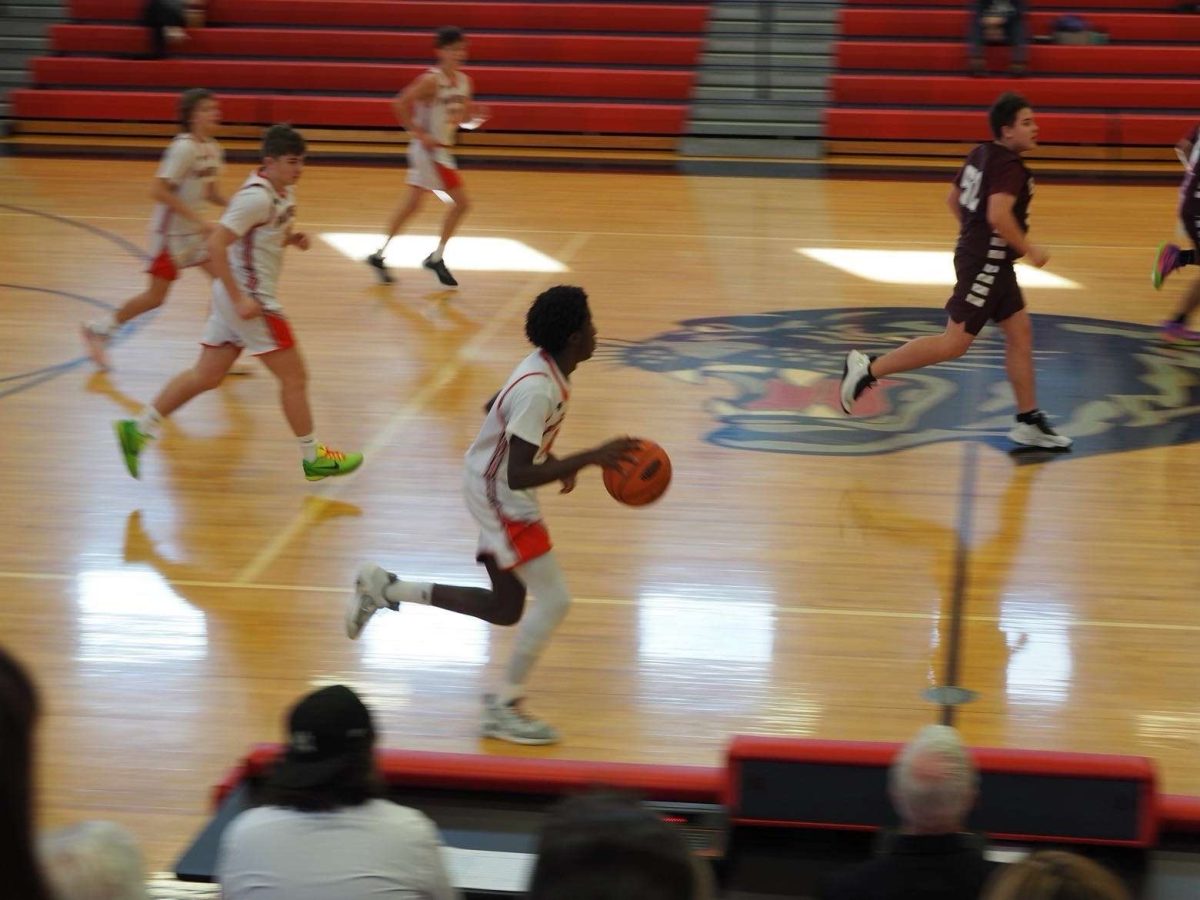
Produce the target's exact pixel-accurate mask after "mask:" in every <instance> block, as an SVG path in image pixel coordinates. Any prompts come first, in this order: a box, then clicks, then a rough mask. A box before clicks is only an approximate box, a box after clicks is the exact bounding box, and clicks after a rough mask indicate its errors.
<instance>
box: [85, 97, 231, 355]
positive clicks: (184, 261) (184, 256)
mask: <svg viewBox="0 0 1200 900" xmlns="http://www.w3.org/2000/svg"><path fill="white" fill-rule="evenodd" d="M179 123H180V125H182V126H183V131H181V132H180V133H179V134H177V135H175V138H174V139H173V140H172V141H171V143H170V145H169V146H168V147H167V149H166V151H164V153H163V155H162V161H161V162H160V163H159V166H158V171H157V172H156V173H155V175H154V182H153V185H152V186H151V188H150V196H151V197H153V198H154V200H155V201H156V204H155V207H154V212H153V214H152V215H151V216H150V265H149V267H148V268H147V269H146V274H148V275H149V276H150V284H148V285H147V286H146V289H145V290H144V291H142V292H141V293H140V294H138V295H137V296H136V297H131V298H129V299H128V300H126V301H125V303H124V304H122V305H121V308H120V309H118V310H116V311H115V312H113V313H111V314H110V315H109V316H108V317H107V318H105V319H99V320H96V321H94V322H88V323H87V324H86V325H84V326H83V327H82V329H81V332H80V336H81V337H82V338H83V345H84V348H85V349H86V350H87V352H88V355H89V356H90V357H91V358H92V361H93V362H95V363H96V365H97V366H99V367H100V368H101V369H107V368H109V365H110V362H109V358H108V345H109V344H110V343H111V342H112V339H113V338H114V337H116V335H117V333H118V332H119V331H120V330H121V328H122V326H124V325H125V324H126V323H127V322H130V321H132V320H134V319H136V318H137V317H138V316H140V315H143V314H144V313H148V312H150V310H152V309H158V307H160V306H162V305H163V303H164V302H165V301H166V299H167V294H169V293H170V291H171V285H172V284H174V282H175V280H176V279H178V278H179V274H180V272H181V271H182V270H184V269H187V268H190V267H192V266H200V267H201V268H202V269H204V271H205V272H207V273H208V275H209V277H210V278H211V277H214V274H213V270H212V267H211V266H210V265H209V263H208V248H207V245H206V243H205V242H206V241H207V240H208V236H209V234H210V233H211V232H212V229H213V225H212V223H211V222H209V221H207V220H206V219H205V218H204V215H203V210H204V204H205V203H211V204H213V205H214V206H222V207H223V206H225V205H226V203H227V202H228V201H226V199H225V198H224V197H222V196H221V193H220V191H218V190H217V178H218V177H219V176H220V174H221V168H222V166H223V165H224V162H225V154H224V151H222V150H221V145H220V144H218V143H217V142H216V141H215V140H214V139H213V135H215V134H216V133H217V128H218V127H219V126H220V124H221V107H220V104H218V102H217V98H216V97H215V96H213V93H212V91H208V90H205V89H204V88H192V89H191V90H188V91H184V92H183V94H182V95H181V96H180V98H179Z"/></svg>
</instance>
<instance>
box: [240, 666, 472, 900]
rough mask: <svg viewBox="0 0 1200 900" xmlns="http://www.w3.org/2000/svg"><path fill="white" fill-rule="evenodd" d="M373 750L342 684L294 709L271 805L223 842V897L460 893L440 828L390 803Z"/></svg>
mask: <svg viewBox="0 0 1200 900" xmlns="http://www.w3.org/2000/svg"><path fill="white" fill-rule="evenodd" d="M374 748H375V728H374V725H373V724H372V722H371V715H370V713H369V712H368V711H367V708H366V707H365V706H363V704H362V701H361V700H359V698H358V695H357V694H355V693H354V691H352V690H350V689H349V688H348V687H345V686H344V685H340V684H339V685H334V686H332V687H327V688H322V689H321V690H319V691H315V692H314V693H311V694H309V695H308V696H307V697H305V698H304V699H302V700H301V701H300V702H299V703H297V704H296V705H295V706H294V707H293V708H292V710H291V713H290V715H289V717H288V747H287V752H286V754H285V755H284V757H283V759H282V760H281V761H280V762H279V763H278V764H277V765H276V767H275V769H274V771H272V773H271V774H270V776H269V778H268V782H267V785H266V793H265V797H264V803H265V805H263V806H259V807H257V808H255V809H250V810H247V811H246V812H244V813H242V814H241V815H239V816H238V817H237V818H235V819H234V820H233V821H232V822H231V823H230V824H229V827H228V828H226V829H225V833H224V834H223V835H222V837H221V848H220V851H219V854H218V858H217V880H218V881H219V882H220V884H221V890H222V895H221V896H222V898H223V900H418V898H421V900H425V898H428V900H448V898H454V897H457V896H458V894H457V892H456V891H455V890H454V888H453V887H452V886H451V884H450V878H449V875H448V874H447V872H446V868H445V864H444V861H443V859H442V848H441V842H440V838H439V835H438V830H437V828H436V826H435V825H434V824H433V822H432V821H430V819H429V818H428V817H427V816H425V814H424V813H420V812H417V811H416V810H414V809H408V808H406V807H403V806H398V805H397V804H395V803H392V802H391V801H388V800H384V799H382V794H383V784H382V781H381V779H380V778H379V774H378V772H377V770H376V768H375V755H374Z"/></svg>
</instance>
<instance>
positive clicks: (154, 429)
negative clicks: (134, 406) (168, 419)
mask: <svg viewBox="0 0 1200 900" xmlns="http://www.w3.org/2000/svg"><path fill="white" fill-rule="evenodd" d="M162 423H163V417H162V416H160V415H159V414H158V410H157V409H155V408H154V407H153V406H147V407H146V408H145V409H143V410H142V412H141V415H139V416H138V420H137V428H138V431H140V432H141V433H142V434H144V435H146V436H148V437H152V438H156V437H158V432H159V429H161V428H162Z"/></svg>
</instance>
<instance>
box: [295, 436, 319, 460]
mask: <svg viewBox="0 0 1200 900" xmlns="http://www.w3.org/2000/svg"><path fill="white" fill-rule="evenodd" d="M296 440H297V442H299V444H300V452H301V454H303V456H304V459H305V461H306V462H313V461H314V460H316V458H317V436H316V435H315V434H306V435H304V437H299V438H296Z"/></svg>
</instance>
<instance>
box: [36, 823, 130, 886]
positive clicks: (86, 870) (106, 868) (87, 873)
mask: <svg viewBox="0 0 1200 900" xmlns="http://www.w3.org/2000/svg"><path fill="white" fill-rule="evenodd" d="M41 851H42V852H41V857H42V865H43V868H44V870H45V872H46V880H47V881H49V882H50V886H51V889H52V891H53V893H54V897H55V900H147V898H148V897H149V895H148V894H147V893H146V874H145V869H144V868H143V865H142V854H141V851H139V850H138V845H137V842H136V841H135V840H134V839H133V836H132V835H130V833H129V832H128V831H126V830H125V829H124V828H122V827H121V826H119V825H116V824H114V823H112V822H82V823H80V824H78V825H73V826H71V827H70V828H64V829H62V830H61V831H56V832H54V833H52V834H49V835H47V836H46V837H45V838H43V839H42V842H41Z"/></svg>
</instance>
